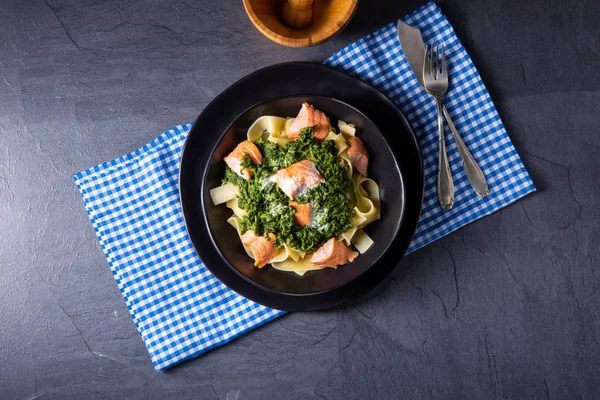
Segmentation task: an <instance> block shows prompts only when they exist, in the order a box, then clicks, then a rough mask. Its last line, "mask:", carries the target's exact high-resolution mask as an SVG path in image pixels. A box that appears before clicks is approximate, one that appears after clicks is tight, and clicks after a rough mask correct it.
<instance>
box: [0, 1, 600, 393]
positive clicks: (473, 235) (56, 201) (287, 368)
mask: <svg viewBox="0 0 600 400" xmlns="http://www.w3.org/2000/svg"><path fill="white" fill-rule="evenodd" d="M422 3H423V2H422V1H416V0H411V1H387V2H383V1H375V0H373V1H364V0H363V1H362V2H361V3H360V5H359V8H358V11H357V14H356V16H355V18H354V19H353V21H352V22H351V23H350V25H349V26H348V28H347V29H346V30H345V31H344V32H343V33H342V34H340V35H339V36H337V37H336V38H335V39H333V40H331V41H330V42H327V43H325V44H323V45H321V46H318V47H314V48H310V49H301V50H300V49H289V48H284V47H280V46H278V45H276V44H274V43H271V42H270V41H268V40H267V39H265V38H264V37H263V36H262V35H261V34H260V33H259V32H258V31H257V30H256V29H255V28H254V27H253V26H252V24H251V23H250V21H249V20H248V18H247V17H246V14H245V12H244V9H243V7H242V3H241V1H240V0H236V1H227V0H220V1H219V0H205V1H199V0H197V1H192V0H180V1H164V0H146V1H143V0H130V1H116V0H110V1H92V0H79V1H67V0H0V269H1V270H0V398H2V399H34V398H39V399H53V398H57V399H65V398H76V399H84V398H85V399H96V398H98V399H105V398H109V399H112V398H141V399H145V398H157V399H165V398H182V399H183V398H202V399H204V398H206V399H211V398H214V399H216V398H219V399H229V400H232V399H264V398H273V399H283V398H285V399H366V398H380V399H390V398H563V399H564V398H594V397H596V398H597V396H598V391H599V390H600V352H599V350H600V349H599V344H598V335H599V334H600V307H598V304H599V301H600V293H599V289H600V234H599V232H598V222H599V219H600V218H599V216H600V209H599V207H598V203H599V200H600V198H599V197H600V196H599V194H600V189H599V187H600V168H599V166H598V163H599V161H600V157H599V156H600V147H599V146H600V135H599V133H600V132H599V130H600V128H599V124H600V121H599V116H600V107H599V106H600V91H599V89H600V35H599V32H600V13H599V11H598V10H599V9H600V8H599V7H598V3H597V1H592V0H589V1H576V0H569V1H561V0H545V1H542V0H538V1H534V0H532V1H525V0H523V1H516V0H515V1H510V0H501V1H499V0H447V1H440V2H439V5H440V6H441V8H442V9H443V11H444V12H445V13H446V15H447V17H448V19H449V20H450V21H451V23H452V24H453V25H454V27H455V29H456V31H457V34H458V36H459V37H460V39H461V40H462V41H463V42H464V44H465V47H466V48H467V50H468V51H469V52H470V54H471V56H472V58H473V60H474V62H475V64H476V65H477V67H478V68H479V70H480V72H481V75H482V76H483V79H484V81H485V82H486V83H487V85H488V88H489V90H490V92H491V94H492V97H493V98H494V100H495V102H496V104H497V106H498V110H499V112H500V114H501V116H502V119H503V121H504V123H505V125H506V128H507V130H508V132H509V134H510V136H511V138H512V140H513V142H514V144H515V146H516V148H517V150H518V151H519V153H520V154H521V155H522V157H523V160H524V162H525V164H526V166H527V168H528V170H529V171H530V173H531V175H532V177H533V180H534V181H535V183H536V185H537V187H538V192H537V193H535V194H533V195H530V196H528V197H526V198H525V199H523V200H522V201H519V202H517V203H516V204H513V205H511V206H510V207H507V208H505V209H503V210H502V211H500V212H498V213H496V214H494V215H492V216H490V217H487V218H485V219H483V220H479V221H477V222H475V223H473V224H471V225H469V226H467V227H465V228H463V229H461V230H460V231H458V232H455V233H453V234H451V235H450V236H447V237H445V238H444V239H442V240H439V241H437V242H435V243H433V244H431V245H430V246H428V247H426V248H424V249H422V250H419V251H417V252H416V253H414V254H411V255H410V256H408V257H406V259H404V260H403V261H402V263H401V264H400V266H399V267H398V268H397V269H396V271H395V272H394V274H393V275H392V276H391V278H390V279H388V280H387V281H386V282H385V283H384V284H383V285H382V286H381V287H379V288H378V289H377V290H376V291H375V292H373V293H372V294H370V295H368V296H367V297H365V298H363V299H361V300H359V301H357V302H356V303H354V304H348V305H346V306H343V307H339V308H338V309H336V310H332V311H327V312H315V313H296V314H291V315H288V316H286V317H284V318H281V319H279V320H277V321H275V322H272V323H270V324H268V325H266V326H264V327H262V328H260V329H258V330H256V331H254V332H252V333H250V334H247V335H245V336H243V337H241V338H240V339H238V340H236V341H235V342H233V343H231V344H229V345H227V346H224V347H222V348H219V349H217V350H214V351H211V352H210V353H207V354H205V355H204V356H201V357H199V358H197V359H195V360H192V361H189V362H186V363H184V364H183V365H181V366H180V367H177V368H174V369H172V370H170V371H168V372H165V373H161V374H157V373H156V372H155V371H154V369H153V368H152V364H151V362H150V358H149V357H148V354H147V352H146V349H145V347H144V344H143V343H142V340H141V338H140V337H139V335H138V333H137V331H136V329H135V327H134V324H133V322H132V320H131V318H130V316H129V314H128V312H127V308H126V306H125V303H124V302H123V299H122V297H121V295H120V293H119V290H118V288H117V286H116V284H115V282H114V280H113V277H112V275H111V273H110V271H109V268H108V266H107V263H106V260H105V258H104V256H103V255H102V253H101V251H100V247H99V245H98V243H97V240H96V237H95V235H94V231H93V229H92V226H91V224H90V223H89V221H88V218H87V216H86V213H85V211H84V208H83V205H82V201H81V198H80V196H79V193H78V192H77V190H76V188H75V185H74V184H73V182H72V180H71V175H72V174H73V173H75V172H77V171H80V170H82V169H85V168H87V167H89V166H92V165H94V164H97V163H100V162H102V161H105V160H108V159H112V158H114V157H117V156H120V155H122V154H124V153H126V152H129V151H132V150H134V149H136V148H138V147H139V146H141V145H143V144H144V143H146V142H148V141H150V140H151V139H153V138H154V137H156V136H157V135H158V134H159V133H161V132H162V131H164V130H165V129H167V128H170V127H171V126H173V125H175V124H179V123H184V122H189V121H192V120H193V119H195V117H196V116H197V115H198V113H199V112H200V111H201V110H202V108H203V107H204V106H205V105H206V104H207V103H208V102H209V101H210V100H211V99H212V98H213V97H214V96H215V95H217V94H218V93H219V92H221V91H222V90H223V89H225V88H226V87H228V86H229V85H230V84H232V83H233V82H235V81H236V80H237V79H239V78H241V77H242V76H244V75H246V74H248V73H250V72H252V71H254V70H256V69H257V68H260V67H263V66H266V65H270V64H273V63H278V62H283V61H293V60H311V61H322V60H323V59H325V58H326V57H328V56H329V55H331V54H333V53H334V52H335V51H337V50H339V49H341V48H342V47H344V46H345V45H347V44H349V43H351V42H352V41H354V40H356V39H358V38H360V37H361V36H363V35H365V34H367V33H370V32H371V31H373V30H375V29H376V28H378V27H380V26H382V25H384V24H386V23H388V22H390V21H392V20H395V19H397V18H399V17H400V16H402V15H404V14H405V13H407V12H409V11H412V10H413V9H415V8H416V7H417V6H419V5H421V4H422Z"/></svg>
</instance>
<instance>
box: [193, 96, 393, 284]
mask: <svg viewBox="0 0 600 400" xmlns="http://www.w3.org/2000/svg"><path fill="white" fill-rule="evenodd" d="M304 102H307V103H309V104H312V105H313V106H315V107H316V108H317V109H319V110H321V111H323V112H324V113H325V115H327V116H328V117H329V118H330V121H331V123H332V125H333V126H337V121H338V119H341V120H343V121H345V122H347V123H352V124H354V125H356V129H357V135H358V136H359V137H360V139H362V140H363V142H364V143H365V145H366V146H367V149H368V151H369V156H370V163H369V164H370V165H369V171H370V174H369V177H370V178H372V179H374V180H375V181H376V182H377V183H378V184H379V190H380V196H381V220H379V221H376V222H374V223H372V224H370V225H368V226H367V227H366V229H365V232H366V233H367V234H368V235H369V236H370V237H371V238H372V239H373V240H374V242H375V243H374V245H373V246H372V247H371V248H370V249H369V250H368V251H367V252H366V253H365V254H362V255H360V256H359V257H357V258H356V260H355V261H354V262H352V263H350V264H347V265H344V266H343V267H340V268H338V269H331V268H327V269H323V270H318V271H310V272H308V273H306V274H305V275H304V276H299V275H297V274H295V273H293V272H284V271H279V270H277V269H275V268H272V267H271V266H266V267H264V268H262V269H258V268H256V267H254V265H253V262H254V261H253V260H252V259H251V258H250V257H248V255H247V254H246V251H245V250H244V248H243V247H242V244H241V242H240V240H239V239H238V237H237V232H236V230H235V229H234V228H233V227H232V226H231V225H229V224H228V223H227V218H229V217H230V216H231V215H232V212H231V210H230V209H229V208H227V207H225V205H220V206H214V205H213V204H212V201H211V198H210V189H212V188H214V187H217V186H219V185H220V184H221V179H223V175H224V174H225V162H224V161H223V158H224V157H225V156H227V154H229V153H230V152H231V151H232V150H233V148H234V147H235V146H236V145H237V144H238V143H240V142H241V141H244V140H246V138H247V136H246V133H247V131H248V128H249V127H250V125H252V123H253V122H254V121H255V120H256V119H257V118H259V117H261V116H263V115H275V116H279V117H286V116H295V115H296V114H297V113H298V111H299V110H300V107H301V106H302V103H304ZM202 206H203V208H204V209H203V214H204V216H205V219H206V223H207V224H208V227H209V233H210V235H211V238H212V241H213V243H214V244H215V246H216V248H217V250H218V251H219V252H220V253H221V255H222V257H223V259H224V261H225V262H226V263H227V264H228V265H229V266H231V267H232V268H234V270H235V271H236V272H239V273H240V274H241V276H242V277H244V278H246V279H248V280H249V281H250V282H251V283H253V284H255V285H258V286H259V287H260V288H262V289H263V290H270V291H276V292H280V293H285V294H293V295H311V294H315V293H320V292H325V291H329V290H331V289H334V288H336V287H339V286H341V285H344V284H346V283H348V282H349V281H351V280H352V279H356V278H357V277H358V276H360V275H361V274H363V273H364V272H365V271H366V270H367V269H368V268H370V267H371V266H372V265H373V264H375V262H377V260H378V259H379V257H381V255H382V254H383V253H385V252H386V251H387V249H388V247H389V246H390V245H391V244H392V243H393V240H394V238H395V237H396V234H397V233H398V230H399V228H400V222H401V220H402V215H403V213H404V184H403V182H402V175H401V174H400V170H399V168H398V164H397V162H396V158H395V157H394V154H393V152H392V150H391V149H390V147H389V146H388V144H387V142H386V140H385V139H384V138H383V136H382V135H381V133H379V130H378V129H377V127H376V126H375V125H374V124H373V123H372V122H371V121H370V120H369V118H367V117H366V116H365V115H364V114H362V113H361V112H360V111H358V110H356V109H355V108H353V107H351V106H349V105H347V104H345V103H342V102H340V101H338V100H334V99H330V98H326V97H316V96H305V97H286V98H280V99H275V100H269V101H266V102H264V103H262V104H259V105H256V106H254V107H252V108H251V109H249V110H247V111H246V112H244V113H243V114H242V115H240V117H239V118H238V119H237V120H236V121H235V122H234V123H233V124H232V125H231V127H229V129H228V130H227V132H226V133H225V135H224V136H223V138H222V139H221V141H220V142H219V143H218V145H217V147H216V148H215V151H214V152H213V154H212V156H211V158H210V161H209V163H208V167H207V168H206V170H205V174H204V180H203V182H202Z"/></svg>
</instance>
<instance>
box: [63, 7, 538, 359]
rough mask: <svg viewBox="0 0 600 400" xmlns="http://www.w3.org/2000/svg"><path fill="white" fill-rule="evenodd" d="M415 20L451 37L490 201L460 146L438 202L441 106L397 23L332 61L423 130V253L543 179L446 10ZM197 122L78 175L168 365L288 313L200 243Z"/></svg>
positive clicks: (460, 96) (151, 347)
mask: <svg viewBox="0 0 600 400" xmlns="http://www.w3.org/2000/svg"><path fill="white" fill-rule="evenodd" d="M406 21H407V22H408V23H410V24H412V25H413V26H417V27H419V28H420V29H421V30H422V32H423V34H424V38H425V40H426V41H431V40H432V39H433V38H435V39H437V40H439V41H444V42H445V43H446V46H447V47H448V50H449V62H450V73H451V78H452V81H451V85H452V86H451V89H450V91H449V93H448V97H447V102H446V104H447V106H448V108H449V111H450V113H451V114H452V115H453V117H454V122H455V123H456V125H457V127H458V129H459V130H460V131H461V132H462V134H463V137H464V139H465V142H466V143H467V145H468V146H469V147H470V149H471V151H472V152H473V155H474V156H475V157H476V158H477V159H478V161H479V162H480V163H481V166H482V168H483V170H484V172H485V174H486V176H487V177H488V181H489V183H490V188H491V191H492V194H491V195H490V196H489V197H487V198H486V199H484V200H479V199H478V198H477V197H476V196H475V195H474V193H472V191H471V190H470V189H469V187H468V186H467V185H468V183H467V181H466V178H465V176H464V173H463V171H462V169H461V168H460V167H459V161H458V154H457V152H456V148H455V145H454V144H453V143H450V146H449V151H450V158H451V163H452V166H453V170H452V172H453V175H454V178H455V184H456V187H457V193H456V205H455V208H454V209H453V210H452V211H450V212H447V211H441V210H440V209H439V207H438V205H437V200H436V196H435V175H436V163H437V139H436V134H437V130H436V122H437V120H436V112H435V107H434V104H433V101H431V99H429V98H428V97H427V96H426V95H425V94H423V92H422V90H421V89H420V87H419V86H418V83H417V81H416V79H414V77H413V76H412V74H411V72H410V69H409V66H408V64H407V63H406V61H405V60H404V58H403V55H402V51H401V50H400V44H399V43H398V40H397V39H396V29H395V27H394V26H395V24H390V25H389V26H387V27H385V28H383V29H381V30H379V31H378V32H376V33H374V34H372V35H369V36H367V37H366V38H364V39H362V40H360V41H358V42H357V43H354V44H352V45H350V46H349V47H347V48H346V49H344V50H342V51H341V52H340V53H338V54H336V55H335V56H333V57H332V58H330V59H329V60H327V61H326V62H327V63H328V64H330V65H333V66H335V67H337V68H340V69H342V70H346V71H348V72H350V73H352V74H354V75H357V76H359V77H361V78H362V79H364V80H366V81H368V82H370V83H372V84H374V85H375V86H377V87H379V88H380V89H381V90H382V91H384V92H385V93H387V94H388V96H390V97H391V98H392V99H393V100H394V101H395V102H396V103H397V104H398V105H399V106H400V107H401V108H402V109H403V111H404V112H405V113H406V115H407V117H408V119H409V121H410V122H411V125H412V126H413V128H414V129H415V132H416V133H417V135H418V136H419V140H420V145H421V149H422V151H423V155H424V158H425V171H426V176H425V179H426V191H425V204H424V210H423V214H422V217H421V221H420V224H419V228H418V230H417V233H416V234H415V237H414V240H413V243H412V245H411V247H410V251H412V250H415V249H417V248H419V247H421V246H424V245H425V244H427V243H430V242H431V241H433V240H435V239H437V238H439V237H441V236H443V235H445V234H448V233H449V232H451V231H453V230H455V229H457V228H459V227H461V226H463V225H465V224H466V223H468V222H470V221H473V220H475V219H477V218H480V217H482V216H484V215H486V214H489V213H491V212H493V211H495V210H497V209H499V208H500V207H503V206H505V205H507V204H509V203H511V202H512V201H514V200H516V199H518V198H519V197H521V196H524V195H525V194H527V193H529V192H531V191H532V190H534V186H533V184H532V182H531V180H530V179H529V177H528V175H527V172H526V171H525V168H524V167H523V165H522V164H521V162H520V160H519V157H518V155H517V153H516V152H515V149H514V148H513V146H512V144H511V142H510V140H509V138H508V136H507V134H506V132H505V131H504V128H503V126H502V122H501V121H500V119H499V117H498V114H497V113H496V110H495V109H494V105H493V104H492V101H491V99H490V98H489V95H488V93H487V91H486V89H485V87H484V86H483V83H482V82H481V80H480V79H479V75H478V74H477V71H476V70H475V67H474V66H473V64H472V63H471V60H470V59H469V57H468V55H467V54H466V52H465V50H464V49H463V47H462V46H461V44H460V43H459V42H458V39H457V38H456V36H455V35H454V32H453V31H452V28H451V27H450V25H449V24H448V22H447V21H446V20H445V19H444V17H443V16H442V14H441V13H440V11H439V10H438V9H437V7H436V6H435V5H434V4H428V5H426V6H424V7H423V8H421V9H419V10H418V11H416V12H415V13H413V14H412V15H410V16H409V17H407V18H406ZM190 127H191V125H181V126H176V127H174V128H173V129H171V130H169V131H167V132H165V133H163V134H162V135H161V136H159V137H158V138H157V139H156V140H154V141H152V142H151V143H149V144H147V145H145V146H144V147H142V148H141V149H139V150H137V151H135V152H133V153H130V154H128V155H126V156H123V157H121V158H119V159H116V160H113V161H109V162H106V163H104V164H101V165H98V166H95V167H93V168H90V169H88V170H86V171H83V172H80V173H78V174H76V175H75V176H74V179H75V182H76V183H77V187H78V188H79V190H80V191H81V195H82V197H83V201H84V204H85V207H86V209H87V211H88V214H89V217H90V220H91V222H92V225H93V227H94V230H95V231H96V235H97V236H98V240H99V242H100V245H101V247H102V250H103V252H104V254H105V255H106V258H107V260H108V263H109V265H110V268H111V271H112V273H113V275H114V277H115V280H116V282H117V285H118V286H119V289H120V290H121V293H122V294H123V298H124V299H125V302H126V303H127V306H128V308H129V311H130V313H131V316H132V317H133V320H134V322H135V324H136V326H137V328H138V330H139V332H140V334H141V335H142V339H143V340H144V343H145V344H146V347H147V348H148V352H149V353H150V357H151V358H152V362H153V364H154V366H155V367H156V369H159V370H160V369H164V368H167V367H170V366H172V365H174V364H177V363H179V362H181V361H183V360H186V359H189V358H192V357H195V356H197V355H199V354H201V353H203V352H205V351H207V350H209V349H211V348H214V347H216V346H219V345H221V344H224V343H226V342H228V341H230V340H232V339H233V338H235V337H236V336H239V335H241V334H243V333H244V332H246V331H248V330H250V329H253V328H255V327H257V326H259V325H261V324H264V323H265V322H267V321H269V320H271V319H273V318H276V317H277V316H279V315H282V314H283V313H282V312H280V311H276V310H272V309H269V308H266V307H263V306H260V305H258V304H256V303H253V302H251V301H249V300H247V299H245V298H243V297H242V296H239V295H238V294H236V293H235V292H233V291H232V290H230V289H228V288H227V287H225V286H224V285H223V284H222V283H220V282H219V281H218V280H217V279H216V278H215V277H213V276H212V275H211V274H210V272H208V270H207V269H206V268H205V267H204V265H202V262H201V261H200V259H199V258H198V256H197V254H196V252H195V251H194V248H193V247H192V244H191V242H190V240H189V238H188V236H187V233H186V230H185V226H184V222H183V216H182V214H181V208H180V206H179V192H178V188H177V179H178V172H179V171H178V164H179V157H180V154H181V148H182V145H183V142H184V140H185V137H186V135H187V132H188V131H189V129H190Z"/></svg>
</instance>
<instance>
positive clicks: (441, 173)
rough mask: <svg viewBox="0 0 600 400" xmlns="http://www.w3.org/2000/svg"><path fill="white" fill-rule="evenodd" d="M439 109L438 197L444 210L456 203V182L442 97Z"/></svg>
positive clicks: (437, 101) (438, 102)
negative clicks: (451, 163) (449, 159)
mask: <svg viewBox="0 0 600 400" xmlns="http://www.w3.org/2000/svg"><path fill="white" fill-rule="evenodd" d="M436 105H437V111H438V136H439V144H440V145H439V156H438V159H439V162H438V173H437V198H438V202H439V203H440V206H441V207H442V209H444V210H449V209H451V208H452V205H453V204H454V182H453V181H452V173H451V172H450V164H449V163H448V155H447V154H446V139H445V138H444V112H443V108H444V104H443V103H442V99H437V98H436Z"/></svg>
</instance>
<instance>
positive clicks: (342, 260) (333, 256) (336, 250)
mask: <svg viewBox="0 0 600 400" xmlns="http://www.w3.org/2000/svg"><path fill="white" fill-rule="evenodd" d="M356 257H358V253H357V252H356V251H352V250H351V249H350V248H349V247H348V246H346V245H345V244H344V243H342V242H341V241H339V240H336V238H331V239H329V240H328V241H327V243H325V244H324V245H323V246H321V247H320V248H319V250H317V251H316V252H315V254H313V256H312V258H311V260H310V262H311V263H313V264H314V265H316V266H318V267H321V268H326V267H333V268H335V267H337V266H338V265H344V264H346V263H348V262H351V261H354V259H355V258H356Z"/></svg>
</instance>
